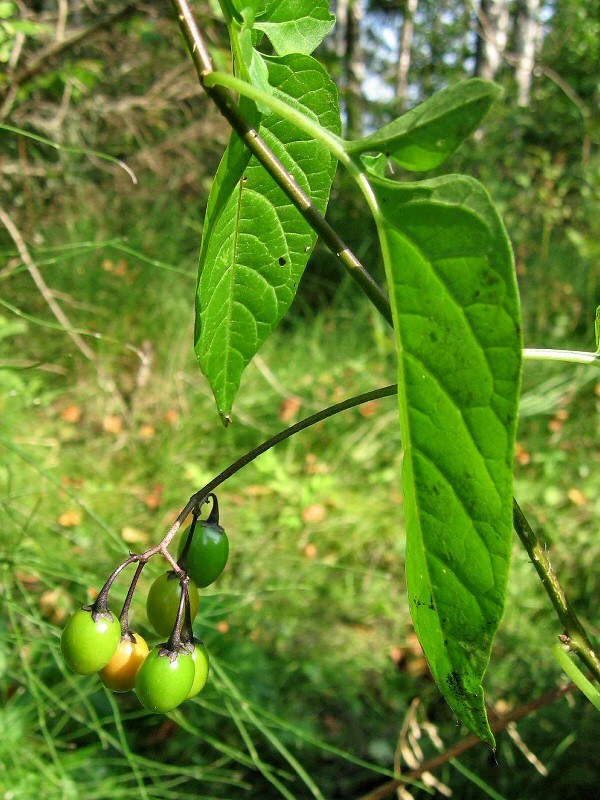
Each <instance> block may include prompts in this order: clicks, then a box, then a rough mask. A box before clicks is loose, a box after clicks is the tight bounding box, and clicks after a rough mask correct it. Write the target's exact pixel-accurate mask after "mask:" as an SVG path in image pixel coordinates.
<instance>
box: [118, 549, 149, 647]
mask: <svg viewBox="0 0 600 800" xmlns="http://www.w3.org/2000/svg"><path fill="white" fill-rule="evenodd" d="M147 563H148V561H147V559H145V558H144V557H143V556H141V557H140V560H139V563H138V565H137V569H136V571H135V575H134V576H133V578H132V580H131V584H130V586H129V591H128V592H127V597H126V598H125V602H124V603H123V608H122V609H121V613H120V615H119V622H120V623H121V639H130V638H131V631H130V630H129V607H130V605H131V601H132V599H133V593H134V592H135V589H136V586H137V582H138V580H139V578H140V575H141V574H142V570H143V569H144V567H145V566H146V564H147Z"/></svg>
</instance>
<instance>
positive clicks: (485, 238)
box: [371, 175, 521, 745]
mask: <svg viewBox="0 0 600 800" xmlns="http://www.w3.org/2000/svg"><path fill="white" fill-rule="evenodd" d="M371 185H372V187H373V190H374V192H375V194H376V196H377V198H378V201H379V204H380V209H381V219H380V220H379V224H378V227H379V234H380V238H381V245H382V250H383V253H384V261H385V267H386V275H387V279H388V284H389V287H390V295H391V302H392V309H393V314H394V329H395V334H396V344H397V350H398V361H399V380H398V385H399V390H398V397H399V404H400V427H401V431H402V441H403V446H404V462H403V474H402V483H403V490H404V505H405V509H406V527H407V545H406V581H407V587H408V593H409V603H410V608H411V614H412V618H413V622H414V626H415V630H416V632H417V635H418V637H419V640H420V642H421V645H422V646H423V650H424V652H425V655H426V657H427V660H428V661H429V664H430V667H431V671H432V673H433V675H434V678H435V680H436V682H437V684H438V686H439V687H440V689H441V691H442V692H443V694H444V696H445V697H446V699H447V701H448V703H449V704H450V706H451V707H452V709H453V710H454V712H455V713H456V714H457V715H458V716H459V718H460V719H461V720H462V721H463V722H464V723H465V724H466V725H467V726H468V727H469V728H470V729H471V730H472V731H473V732H474V733H476V734H477V735H478V736H479V737H481V738H482V739H483V740H485V741H487V742H488V743H489V744H491V745H493V743H494V737H493V735H492V733H491V730H490V728H489V724H488V721H487V716H486V710H485V704H484V695H483V689H482V686H481V681H482V678H483V675H484V672H485V669H486V666H487V663H488V660H489V655H490V650H491V646H492V640H493V637H494V634H495V631H496V629H497V627H498V624H499V622H500V618H501V616H502V610H503V606H504V599H505V592H506V581H507V576H508V568H509V560H510V552H511V543H512V511H511V507H512V460H513V450H514V442H515V426H516V419H517V403H518V395H519V384H520V365H521V336H520V318H519V303H518V297H517V289H516V280H515V273H514V264H513V259H512V253H511V250H510V246H509V243H508V238H507V236H506V233H505V230H504V227H503V225H502V222H501V220H500V218H499V216H498V214H497V212H496V210H495V208H494V206H493V204H492V202H491V200H490V198H489V196H488V195H487V193H486V192H485V190H484V189H483V187H481V186H480V185H479V184H478V183H477V181H475V180H472V179H470V178H466V177H463V176H456V175H454V176H445V177H442V178H437V179H433V180H430V181H422V182H419V183H413V184H398V183H394V182H393V181H388V180H385V179H377V178H372V179H371Z"/></svg>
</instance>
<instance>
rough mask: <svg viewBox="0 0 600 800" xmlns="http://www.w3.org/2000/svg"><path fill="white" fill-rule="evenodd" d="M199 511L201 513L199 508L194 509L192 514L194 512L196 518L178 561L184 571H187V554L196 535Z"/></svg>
mask: <svg viewBox="0 0 600 800" xmlns="http://www.w3.org/2000/svg"><path fill="white" fill-rule="evenodd" d="M199 513H200V512H199V509H194V511H192V514H193V516H194V518H193V520H192V524H191V525H190V532H189V533H188V537H187V539H186V540H185V545H184V547H183V550H182V551H181V555H180V556H179V558H178V559H177V563H178V564H179V566H180V567H181V569H182V570H184V571H187V555H188V553H189V551H190V546H191V544H192V538H193V536H194V531H195V529H196V525H197V524H198V515H199Z"/></svg>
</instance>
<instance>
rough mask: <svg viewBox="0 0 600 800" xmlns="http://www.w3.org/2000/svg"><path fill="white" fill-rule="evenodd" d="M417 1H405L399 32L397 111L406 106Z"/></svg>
mask: <svg viewBox="0 0 600 800" xmlns="http://www.w3.org/2000/svg"><path fill="white" fill-rule="evenodd" d="M418 4H419V0H406V6H405V9H404V19H403V20H402V30H401V32H400V45H399V48H398V64H397V69H396V99H397V101H398V109H399V111H403V110H404V108H405V106H406V92H407V89H408V71H409V69H410V56H411V52H410V48H411V44H412V37H413V30H414V26H415V13H416V11H417V5H418Z"/></svg>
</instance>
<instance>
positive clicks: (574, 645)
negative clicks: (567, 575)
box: [513, 500, 600, 681]
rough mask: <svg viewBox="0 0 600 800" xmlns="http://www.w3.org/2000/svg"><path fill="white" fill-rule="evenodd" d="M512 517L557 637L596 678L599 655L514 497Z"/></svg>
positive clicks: (597, 677)
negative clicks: (550, 608) (552, 613)
mask: <svg viewBox="0 0 600 800" xmlns="http://www.w3.org/2000/svg"><path fill="white" fill-rule="evenodd" d="M513 517H514V525H515V530H516V532H517V534H518V536H519V538H520V539H521V542H522V543H523V546H524V547H525V549H526V550H527V553H528V555H529V558H530V560H531V563H532V564H533V566H534V567H535V569H536V571H537V574H538V575H539V577H540V580H541V582H542V586H543V587H544V589H545V590H546V594H547V595H548V597H549V598H550V600H551V602H552V605H553V606H554V609H555V611H556V615H557V617H558V618H559V620H560V621H561V623H562V625H563V628H564V633H563V635H562V636H561V637H560V638H561V641H562V642H563V644H566V645H568V646H569V649H570V650H572V651H573V652H574V653H575V654H576V655H577V656H578V657H579V659H580V660H581V661H583V663H584V664H585V665H586V666H587V667H588V669H590V670H591V672H592V674H593V675H594V677H595V678H596V680H597V681H600V658H599V657H598V654H597V653H596V651H595V650H594V648H593V647H592V644H591V642H590V640H589V638H588V636H587V633H586V632H585V629H584V627H583V625H582V624H581V621H580V620H579V617H578V616H577V614H576V613H575V611H574V610H573V608H572V607H571V605H570V604H569V601H568V600H567V598H566V595H565V592H564V590H563V588H562V586H561V585H560V583H559V581H558V578H557V577H556V573H555V572H554V569H553V568H552V564H551V563H550V559H549V558H548V554H547V553H546V551H545V549H544V548H543V547H542V544H541V543H540V541H539V539H538V538H537V536H536V535H535V533H534V532H533V529H532V527H531V525H530V524H529V522H528V521H527V519H526V518H525V515H524V514H523V512H522V511H521V508H520V506H519V504H518V503H517V501H516V500H513Z"/></svg>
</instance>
